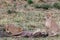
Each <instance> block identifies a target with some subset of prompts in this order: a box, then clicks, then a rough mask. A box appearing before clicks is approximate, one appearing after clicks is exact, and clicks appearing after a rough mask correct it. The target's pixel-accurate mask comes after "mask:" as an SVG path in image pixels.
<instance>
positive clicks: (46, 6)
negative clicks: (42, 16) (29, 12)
mask: <svg viewBox="0 0 60 40" xmlns="http://www.w3.org/2000/svg"><path fill="white" fill-rule="evenodd" d="M51 7H52V6H51V5H49V4H41V5H35V8H43V9H48V8H51Z"/></svg>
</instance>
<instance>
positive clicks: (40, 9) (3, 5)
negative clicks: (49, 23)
mask: <svg viewBox="0 0 60 40" xmlns="http://www.w3.org/2000/svg"><path fill="white" fill-rule="evenodd" d="M59 1H60V0H53V2H51V1H49V2H48V1H47V2H44V1H39V0H34V1H29V0H13V1H12V0H0V25H2V26H3V25H5V24H7V23H12V24H15V25H16V26H18V27H21V28H24V29H26V30H27V31H34V28H40V29H43V28H45V25H44V24H45V20H44V17H45V15H46V13H47V12H50V13H53V19H54V20H55V21H56V23H57V24H58V25H59V26H60V2H59ZM54 3H56V4H55V5H54ZM31 25H33V26H31ZM34 26H35V27H34ZM0 40H60V36H55V37H46V38H42V37H39V38H24V37H19V38H16V37H0Z"/></svg>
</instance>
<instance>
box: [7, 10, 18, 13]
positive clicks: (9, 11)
mask: <svg viewBox="0 0 60 40" xmlns="http://www.w3.org/2000/svg"><path fill="white" fill-rule="evenodd" d="M7 13H8V14H12V13H17V12H16V11H13V10H8V11H7Z"/></svg>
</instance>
